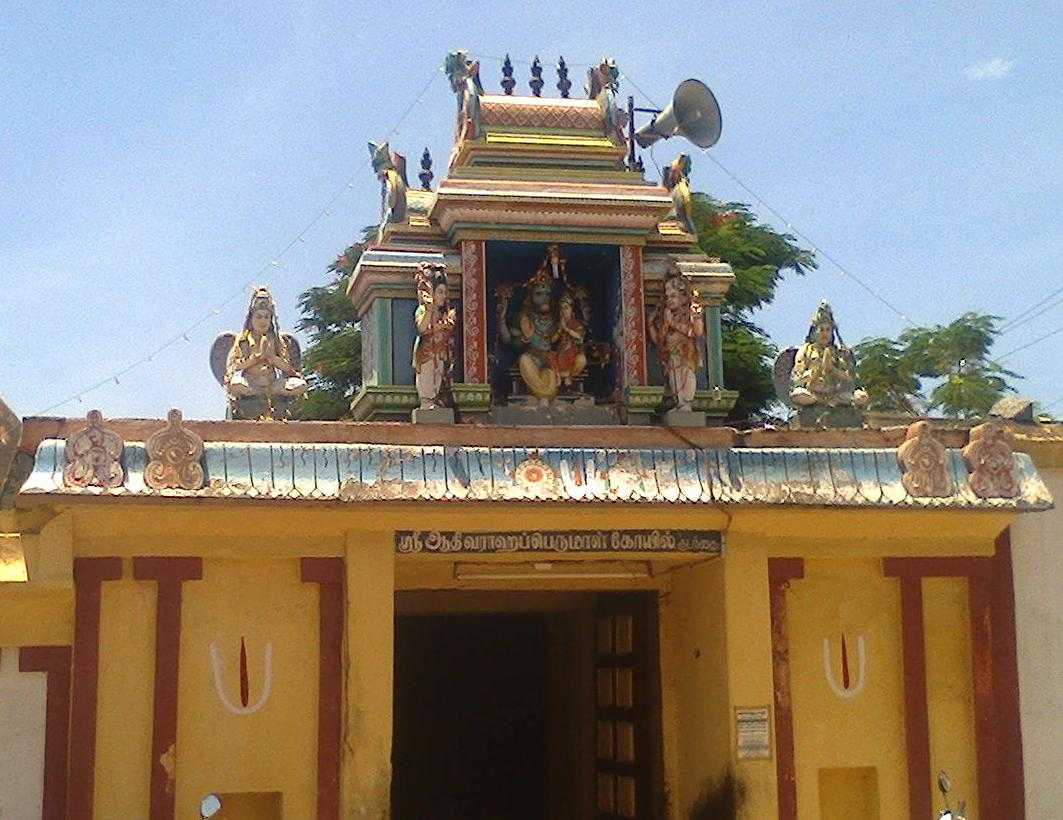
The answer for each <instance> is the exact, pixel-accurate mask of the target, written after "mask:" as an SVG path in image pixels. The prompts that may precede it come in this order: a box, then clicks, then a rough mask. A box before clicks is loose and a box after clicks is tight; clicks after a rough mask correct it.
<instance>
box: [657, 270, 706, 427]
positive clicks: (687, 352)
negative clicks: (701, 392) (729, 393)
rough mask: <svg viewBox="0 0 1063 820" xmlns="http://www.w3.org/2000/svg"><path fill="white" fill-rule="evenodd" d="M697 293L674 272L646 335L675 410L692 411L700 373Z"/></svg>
mask: <svg viewBox="0 0 1063 820" xmlns="http://www.w3.org/2000/svg"><path fill="white" fill-rule="evenodd" d="M697 296H698V292H697V291H696V290H694V289H693V288H692V287H691V285H690V280H689V279H687V278H686V277H685V276H684V275H683V274H682V273H681V272H680V271H679V270H678V269H677V268H674V267H673V268H672V270H671V271H670V272H669V273H668V276H667V277H666V278H665V280H664V298H663V299H662V300H661V303H660V304H659V305H657V307H656V308H655V309H654V311H653V313H652V314H650V318H649V322H648V324H647V328H646V330H647V332H648V333H649V337H650V341H651V342H652V343H653V346H654V349H655V350H656V352H657V360H658V361H659V362H660V363H661V369H662V370H664V372H665V376H666V377H667V379H668V391H669V393H670V395H671V397H672V399H673V400H674V401H675V409H676V410H681V411H690V410H692V409H693V403H694V393H695V392H696V391H697V387H698V370H700V369H701V349H700V348H699V347H698V339H699V338H700V337H701V336H703V335H704V333H705V321H704V319H703V318H702V307H701V303H700V302H699V301H698V299H697Z"/></svg>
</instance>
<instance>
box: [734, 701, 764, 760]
mask: <svg viewBox="0 0 1063 820" xmlns="http://www.w3.org/2000/svg"><path fill="white" fill-rule="evenodd" d="M735 744H736V746H737V748H738V759H739V760H763V759H766V758H770V757H771V707H768V706H754V707H749V708H736V709H735Z"/></svg>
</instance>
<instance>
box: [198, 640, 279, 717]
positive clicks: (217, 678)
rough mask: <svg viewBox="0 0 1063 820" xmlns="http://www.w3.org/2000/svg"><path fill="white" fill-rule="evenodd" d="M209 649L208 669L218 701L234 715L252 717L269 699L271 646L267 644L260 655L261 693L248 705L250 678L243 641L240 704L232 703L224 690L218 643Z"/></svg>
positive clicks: (271, 679) (271, 683)
mask: <svg viewBox="0 0 1063 820" xmlns="http://www.w3.org/2000/svg"><path fill="white" fill-rule="evenodd" d="M209 649H210V668H211V673H212V677H213V680H214V691H215V692H217V693H218V700H220V701H221V702H222V705H223V706H224V707H225V708H226V709H228V710H229V711H230V712H232V713H233V714H234V715H252V714H254V713H255V712H257V711H258V710H259V709H261V708H262V707H263V706H265V705H266V701H267V700H268V699H269V692H270V689H271V688H272V687H273V644H272V643H267V644H266V647H265V650H264V651H263V653H262V691H261V692H259V695H258V700H256V701H255V702H254V703H250V701H249V694H250V688H251V687H250V678H249V676H248V673H247V649H246V647H245V646H244V639H243V638H241V639H240V703H239V705H238V704H236V703H233V702H232V701H231V700H230V699H229V695H228V693H227V692H226V690H225V682H224V680H223V675H222V671H221V665H222V658H221V651H220V650H219V649H218V643H217V641H215V642H214V643H212V644H211V645H210V647H209Z"/></svg>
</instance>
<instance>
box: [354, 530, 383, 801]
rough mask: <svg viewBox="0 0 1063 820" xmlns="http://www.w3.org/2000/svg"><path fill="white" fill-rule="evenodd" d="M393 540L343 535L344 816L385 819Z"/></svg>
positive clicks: (361, 534)
mask: <svg viewBox="0 0 1063 820" xmlns="http://www.w3.org/2000/svg"><path fill="white" fill-rule="evenodd" d="M394 544H395V539H394V535H393V534H392V533H391V532H380V531H376V532H373V531H365V530H359V531H354V532H350V533H349V534H348V536H347V643H346V654H347V659H346V664H347V669H348V673H347V676H346V686H347V693H346V701H347V703H346V712H345V716H346V719H345V723H346V732H345V735H344V744H343V809H344V812H345V813H344V816H345V817H371V818H386V817H387V816H388V813H389V808H390V801H391V795H390V792H391V723H392V721H391V700H392V687H393V672H394V663H393V651H392V649H393V644H394V635H395V581H394V577H395V570H394V567H395V546H394Z"/></svg>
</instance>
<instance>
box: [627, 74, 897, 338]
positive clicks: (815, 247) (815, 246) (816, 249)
mask: <svg viewBox="0 0 1063 820" xmlns="http://www.w3.org/2000/svg"><path fill="white" fill-rule="evenodd" d="M622 78H623V79H624V80H627V82H629V83H631V85H632V87H633V88H634V89H635V90H636V91H637V92H638V93H639V94H641V95H642V96H643V97H644V98H645V99H646V100H647V101H648V102H649V103H650V105H652V106H653V107H654V108H660V107H661V106H660V104H659V103H657V102H656V101H655V100H654V99H653V98H652V97H650V95H649V94H647V93H646V92H645V91H643V90H642V88H641V87H640V86H639V84H638V83H637V82H635V80H634V79H632V77H631V75H630V74H623V75H622ZM700 150H701V153H702V154H703V155H704V156H706V157H708V158H709V160H710V161H711V162H712V163H713V164H714V165H715V166H716V167H717V168H719V169H720V170H721V171H723V172H724V174H726V175H727V176H728V177H729V178H730V179H731V181H732V182H734V183H735V184H736V185H738V186H739V187H740V188H741V189H742V190H743V191H745V192H746V193H747V194H749V196H751V197H752V198H753V199H755V200H756V201H757V202H758V203H759V204H760V205H761V206H762V207H763V208H764V209H765V210H766V211H768V212H769V213H770V214H771V215H772V216H774V217H775V218H776V219H778V220H779V221H780V222H782V223H783V224H784V225H785V226H786V229H787V230H788V231H790V232H792V233H793V234H794V235H795V236H796V237H798V238H799V239H802V240H804V241H805V242H807V243H808V244H809V245H811V246H812V252H813V253H815V254H818V255H819V256H821V257H823V258H824V259H826V260H827V261H828V262H830V263H831V264H832V265H834V267H835V268H837V269H838V270H839V271H840V272H841V273H842V275H843V276H845V277H847V278H848V279H850V280H851V281H853V282H855V283H856V284H857V285H859V286H860V287H861V288H862V289H863V290H864V291H866V292H867V293H868V294H870V295H871V296H872V297H873V298H874V299H876V300H877V301H878V302H879V303H880V304H882V305H883V306H884V307H886V308H888V309H889V310H890V311H892V312H893V313H895V314H896V315H897V316H898V317H900V318H901V319H902V320H903V321H904V323H905V324H906V325H908V326H910V327H911V326H914V325H915V323H914V322H913V321H912V319H911V318H910V317H909V316H908V315H907V314H906V313H905V312H904V311H903V310H901V309H900V308H899V307H897V306H896V305H894V304H893V303H892V302H890V301H889V300H888V299H887V298H886V297H885V296H883V295H882V294H881V293H879V292H878V291H877V290H875V288H873V287H872V286H871V285H869V284H868V283H867V282H865V281H864V280H863V279H862V278H861V277H859V276H857V275H856V274H855V273H853V272H852V271H850V270H849V269H848V268H846V267H845V265H843V264H842V263H841V262H839V261H838V259H837V258H835V257H834V256H833V255H832V254H830V253H829V252H828V251H826V250H824V248H823V246H822V245H821V244H820V243H818V242H816V241H815V239H813V238H812V237H811V236H809V235H808V234H807V233H806V232H804V231H802V230H800V229H798V228H796V227H795V226H794V224H793V223H792V222H791V221H790V220H789V219H787V218H786V217H785V216H784V215H783V214H782V213H781V212H780V211H779V210H778V209H777V208H775V207H774V206H773V205H772V204H771V203H770V202H768V201H767V200H766V199H765V198H764V197H762V196H761V195H760V194H758V193H757V192H756V191H754V190H753V189H752V188H750V187H749V185H747V184H746V183H745V182H743V181H742V180H741V179H740V178H739V177H738V175H737V174H735V173H734V172H732V171H731V170H730V169H729V168H728V167H727V166H725V165H724V164H723V163H722V162H720V161H719V160H718V159H717V158H716V157H715V156H713V155H712V154H710V153H708V149H704V148H703V149H700Z"/></svg>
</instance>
